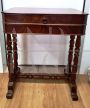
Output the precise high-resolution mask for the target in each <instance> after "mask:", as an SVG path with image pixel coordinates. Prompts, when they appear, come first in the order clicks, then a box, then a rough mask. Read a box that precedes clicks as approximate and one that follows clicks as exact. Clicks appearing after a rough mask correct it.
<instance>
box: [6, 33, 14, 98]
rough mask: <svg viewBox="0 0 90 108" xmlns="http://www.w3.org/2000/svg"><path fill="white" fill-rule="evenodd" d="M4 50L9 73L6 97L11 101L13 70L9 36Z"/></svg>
mask: <svg viewBox="0 0 90 108" xmlns="http://www.w3.org/2000/svg"><path fill="white" fill-rule="evenodd" d="M6 43H7V45H6V48H7V65H8V71H9V82H8V91H7V95H6V97H7V98H8V99H11V98H12V96H13V91H14V83H15V82H14V81H15V77H14V70H13V53H12V39H11V34H7V40H6Z"/></svg>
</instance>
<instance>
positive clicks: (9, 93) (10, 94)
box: [6, 90, 13, 99]
mask: <svg viewBox="0 0 90 108" xmlns="http://www.w3.org/2000/svg"><path fill="white" fill-rule="evenodd" d="M12 97H13V90H8V92H7V94H6V98H7V99H12Z"/></svg>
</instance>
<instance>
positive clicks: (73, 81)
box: [70, 35, 81, 100]
mask: <svg viewBox="0 0 90 108" xmlns="http://www.w3.org/2000/svg"><path fill="white" fill-rule="evenodd" d="M80 44H81V36H79V35H78V36H77V38H76V43H75V53H74V60H73V66H72V74H71V80H70V82H71V96H72V99H73V100H78V96H77V85H76V73H77V69H78V57H79V51H80Z"/></svg>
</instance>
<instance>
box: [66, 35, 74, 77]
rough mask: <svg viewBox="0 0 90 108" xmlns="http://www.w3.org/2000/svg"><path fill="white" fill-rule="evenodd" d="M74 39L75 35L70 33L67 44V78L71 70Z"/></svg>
mask: <svg viewBox="0 0 90 108" xmlns="http://www.w3.org/2000/svg"><path fill="white" fill-rule="evenodd" d="M74 39H75V35H71V36H70V45H69V54H68V68H67V71H68V77H69V78H70V75H71V70H72V60H73V49H74Z"/></svg>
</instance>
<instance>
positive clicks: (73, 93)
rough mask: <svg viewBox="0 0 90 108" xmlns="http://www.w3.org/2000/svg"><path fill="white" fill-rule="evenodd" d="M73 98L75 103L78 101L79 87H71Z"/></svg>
mask: <svg viewBox="0 0 90 108" xmlns="http://www.w3.org/2000/svg"><path fill="white" fill-rule="evenodd" d="M71 97H72V100H73V101H77V100H78V95H77V86H76V85H72V86H71Z"/></svg>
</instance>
